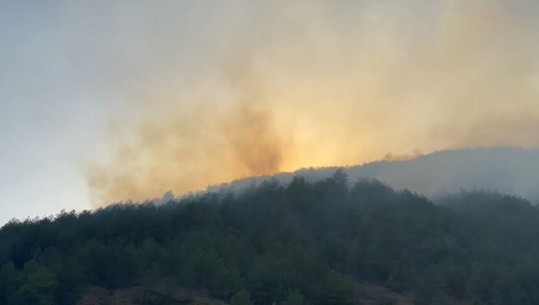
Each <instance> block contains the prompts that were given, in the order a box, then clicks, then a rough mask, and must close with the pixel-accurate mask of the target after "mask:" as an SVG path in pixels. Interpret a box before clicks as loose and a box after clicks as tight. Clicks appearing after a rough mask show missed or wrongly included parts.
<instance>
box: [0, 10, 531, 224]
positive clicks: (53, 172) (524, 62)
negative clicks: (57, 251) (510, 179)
mask: <svg viewBox="0 0 539 305" xmlns="http://www.w3.org/2000/svg"><path fill="white" fill-rule="evenodd" d="M538 17H539V4H538V3H537V1H533V0H517V1H515V0H513V1H503V0H478V1H465V0H437V1H432V0H402V1H375V0H364V1H345V0H342V1H330V0H327V1H322V0H312V1H307V0H305V1H302V0H300V1H247V0H238V1H172V0H158V1H138V0H125V1H51V2H47V1H2V2H0V147H1V148H2V150H1V151H0V170H1V171H0V194H1V197H0V223H3V222H5V221H6V220H8V219H10V218H12V217H25V216H33V215H48V214H51V213H55V212H57V211H59V210H61V209H62V208H65V209H68V210H69V209H81V208H88V207H95V205H96V204H102V203H104V202H109V201H111V200H126V199H129V198H133V199H144V198H151V197H156V196H159V195H160V194H162V193H163V192H165V191H167V190H170V189H172V190H174V191H176V193H182V192H186V191H189V190H195V189H201V188H204V187H205V186H206V185H208V184H215V183H219V182H225V181H229V180H231V179H234V178H239V177H245V176H250V175H260V174H270V173H273V172H277V171H289V170H294V169H296V168H298V167H305V166H325V165H348V164H359V163H362V162H365V161H370V160H375V159H379V158H383V157H384V155H386V154H387V153H392V154H396V155H407V154H414V152H416V151H422V152H430V151H434V150H439V149H445V148H459V147H470V146H474V147H475V146H496V145H516V146H528V147H535V146H537V145H538V144H539V137H538V136H537V135H538V131H539V99H538V97H539V76H538V75H539V74H538V64H539V62H538V60H539V25H538V23H537V21H536V20H539V18H538Z"/></svg>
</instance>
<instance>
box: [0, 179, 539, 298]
mask: <svg viewBox="0 0 539 305" xmlns="http://www.w3.org/2000/svg"><path fill="white" fill-rule="evenodd" d="M537 236H539V209H538V208H537V207H535V206H533V205H531V204H530V203H529V202H528V201H526V200H524V199H519V198H516V197H511V196H505V195H500V194H495V193H488V192H467V193H458V194H455V195H451V196H446V197H444V198H443V199H440V204H438V205H435V204H433V203H432V202H431V201H430V200H428V199H427V198H425V197H422V196H419V195H416V194H414V193H411V192H409V191H394V190H393V189H391V188H390V187H388V186H386V185H384V184H382V183H380V182H377V181H373V180H361V181H359V182H357V183H355V184H354V183H352V182H351V181H350V180H348V179H347V176H346V174H345V173H344V172H343V171H337V172H335V173H334V174H333V175H332V176H330V177H329V178H327V179H324V180H321V181H318V182H313V183H310V182H307V181H306V180H305V179H302V178H294V179H293V180H292V181H291V183H289V184H286V185H281V184H279V183H277V182H267V183H263V184H261V185H260V186H257V187H252V188H246V189H245V190H244V191H242V192H238V193H229V194H222V193H220V194H216V193H206V194H203V195H198V196H194V197H188V198H184V199H182V200H180V201H173V202H169V203H167V204H164V205H159V206H156V205H153V204H151V203H146V204H140V205H131V204H130V205H114V206H110V207H107V208H103V209H100V210H97V211H93V212H82V213H75V212H70V213H66V212H63V213H60V214H58V215H57V216H55V217H53V218H50V219H39V220H26V221H22V222H18V221H13V222H11V223H9V224H7V225H5V226H4V227H3V228H2V229H1V230H0V266H2V267H1V270H0V304H7V305H28V304H35V305H46V304H59V305H68V304H77V305H90V304H141V305H143V304H161V305H167V304H232V305H243V304H245V305H248V304H255V305H271V304H278V305H281V304H287V305H302V304H311V305H340V304H351V305H352V304H365V305H370V304H372V305H389V304H417V305H428V304H437V305H444V304H448V305H452V304H470V305H472V304H512V305H528V304H529V305H531V304H539V277H538V276H537V274H539V255H538V254H537V253H539V243H538V242H537Z"/></svg>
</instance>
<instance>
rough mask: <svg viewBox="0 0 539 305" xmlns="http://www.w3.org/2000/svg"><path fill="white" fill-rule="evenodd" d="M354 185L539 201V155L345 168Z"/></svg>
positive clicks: (456, 154) (460, 152)
mask: <svg viewBox="0 0 539 305" xmlns="http://www.w3.org/2000/svg"><path fill="white" fill-rule="evenodd" d="M339 168H340V167H325V168H311V169H300V170H298V171H295V172H293V173H280V174H276V175H274V176H266V177H255V178H247V179H241V180H236V181H233V182H231V183H228V184H221V185H216V186H210V187H208V191H233V192H234V191H239V190H242V189H245V188H247V187H250V186H253V185H259V184H260V183H263V182H264V181H268V180H276V181H278V182H279V183H282V184H287V183H288V182H290V181H291V180H292V178H293V177H294V176H300V177H304V178H305V179H306V180H307V181H317V180H320V179H323V178H327V177H329V176H331V175H332V174H333V173H334V172H335V171H336V170H337V169H339ZM342 169H343V170H344V171H345V172H346V173H347V174H348V177H349V180H350V181H351V182H356V181H358V180H360V179H377V180H380V181H381V182H383V183H386V184H388V185H389V186H391V187H393V188H396V189H409V190H411V191H413V192H417V193H420V194H423V195H426V196H428V197H431V198H433V197H437V196H440V195H444V194H446V193H454V192H458V191H466V190H485V191H495V192H500V193H505V194H509V195H515V196H520V197H523V198H526V199H528V200H531V201H533V202H537V201H539V149H528V148H516V147H495V148H474V149H454V150H444V151H438V152H434V153H431V154H427V155H423V156H419V157H416V158H414V159H407V160H381V161H375V162H370V163H366V164H364V165H359V166H352V167H345V168H342Z"/></svg>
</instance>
